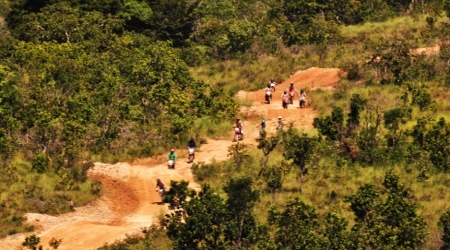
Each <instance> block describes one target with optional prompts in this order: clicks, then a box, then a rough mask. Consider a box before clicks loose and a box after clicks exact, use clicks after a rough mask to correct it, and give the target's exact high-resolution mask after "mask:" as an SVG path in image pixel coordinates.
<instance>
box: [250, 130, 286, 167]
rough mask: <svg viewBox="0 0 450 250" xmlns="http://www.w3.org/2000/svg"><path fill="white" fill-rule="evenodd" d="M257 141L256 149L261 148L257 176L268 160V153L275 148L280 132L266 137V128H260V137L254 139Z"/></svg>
mask: <svg viewBox="0 0 450 250" xmlns="http://www.w3.org/2000/svg"><path fill="white" fill-rule="evenodd" d="M256 141H257V142H258V146H257V148H258V149H261V150H262V152H263V158H262V159H261V169H260V170H259V173H258V176H261V174H262V172H263V171H264V169H265V167H266V164H267V161H268V160H269V155H270V153H271V152H272V151H273V150H275V148H276V147H277V145H278V144H279V143H280V142H281V137H280V134H278V133H277V134H276V135H275V136H270V137H268V138H267V132H266V130H261V132H260V137H259V138H258V139H256Z"/></svg>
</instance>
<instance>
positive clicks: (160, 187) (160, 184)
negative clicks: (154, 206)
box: [156, 179, 166, 202]
mask: <svg viewBox="0 0 450 250" xmlns="http://www.w3.org/2000/svg"><path fill="white" fill-rule="evenodd" d="M156 191H157V192H158V193H159V196H161V202H164V201H163V199H164V193H165V192H166V186H165V185H164V183H163V182H162V181H161V180H160V179H156Z"/></svg>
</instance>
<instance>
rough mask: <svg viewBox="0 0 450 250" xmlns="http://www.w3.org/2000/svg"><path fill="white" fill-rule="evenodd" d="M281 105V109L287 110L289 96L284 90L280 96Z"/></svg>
mask: <svg viewBox="0 0 450 250" xmlns="http://www.w3.org/2000/svg"><path fill="white" fill-rule="evenodd" d="M281 104H282V106H283V109H287V108H288V104H289V94H288V93H287V91H286V90H285V91H284V92H283V94H281Z"/></svg>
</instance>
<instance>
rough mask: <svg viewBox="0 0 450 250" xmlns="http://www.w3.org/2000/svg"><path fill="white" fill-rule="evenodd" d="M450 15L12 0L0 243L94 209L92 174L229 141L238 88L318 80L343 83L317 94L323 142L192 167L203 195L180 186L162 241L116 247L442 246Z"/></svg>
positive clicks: (279, 142) (3, 83) (1, 42)
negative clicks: (224, 135) (333, 73)
mask: <svg viewBox="0 0 450 250" xmlns="http://www.w3.org/2000/svg"><path fill="white" fill-rule="evenodd" d="M449 13H450V2H449V1H447V0H445V1H441V0H426V1H390V0H377V1H360V0H353V1H348V0H347V1H345V0H335V1H320V0H315V1H306V0H302V1H298V0H296V1H293V0H283V1H229V0H220V1H217V0H206V1H180V0H156V1H149V0H142V1H141V0H127V1H119V0H105V1H97V0H95V1H76V0H63V1H53V0H44V1H32V0H20V1H5V0H3V1H2V0H0V16H1V17H2V18H0V156H1V157H2V159H3V161H2V163H1V164H0V165H1V166H0V171H1V176H2V177H1V178H2V184H1V185H0V207H1V208H2V209H1V210H0V211H1V214H0V224H1V226H0V228H1V230H0V235H1V236H4V235H7V234H13V233H16V232H21V231H29V230H32V227H30V226H27V225H23V224H22V219H21V218H22V214H23V213H24V212H27V211H37V212H46V213H60V212H65V211H68V210H69V209H70V206H69V201H75V203H76V204H79V205H82V204H84V203H86V202H88V201H90V200H92V199H94V198H95V197H96V196H98V195H99V184H98V183H97V182H95V181H92V180H88V179H87V178H86V172H87V170H88V169H89V167H90V166H92V164H91V162H92V160H93V159H99V160H103V161H110V162H114V161H117V160H125V159H132V158H135V157H144V156H152V155H156V154H159V153H161V152H163V151H164V150H165V149H166V148H168V147H172V146H177V145H181V144H184V142H185V141H187V138H189V137H190V136H191V135H194V136H196V137H197V138H203V139H204V138H205V137H206V136H217V135H218V134H220V133H221V131H222V130H223V129H224V127H229V126H228V125H227V124H226V122H223V121H224V120H225V121H226V120H227V119H228V118H230V117H232V116H234V115H235V114H236V112H237V108H238V103H236V102H235V101H234V100H233V99H232V98H231V96H232V95H233V94H235V93H236V92H237V91H238V90H240V89H244V90H255V89H259V88H261V86H262V83H263V82H265V81H267V79H269V78H274V79H275V80H276V81H277V82H280V81H281V80H283V78H284V77H286V76H288V75H289V74H291V73H292V72H295V71H296V70H299V69H306V68H309V67H311V66H321V67H339V68H342V69H344V70H345V71H346V72H347V74H346V77H344V78H343V79H342V81H341V82H340V83H339V89H338V90H337V91H335V92H333V93H329V92H324V91H315V92H313V93H311V94H310V96H311V97H312V98H313V99H314V100H320V101H316V102H315V103H314V108H316V109H317V110H318V111H319V113H320V116H319V117H317V118H316V119H315V120H314V127H315V130H314V131H295V130H293V129H289V130H287V131H284V132H279V133H278V134H277V135H274V136H273V137H271V135H262V137H261V139H260V141H259V146H258V149H251V148H249V147H247V145H239V144H237V145H236V146H235V148H230V149H229V150H230V153H232V154H233V156H234V157H233V159H232V160H231V161H228V162H221V163H214V164H211V165H202V166H197V167H195V168H194V169H195V175H196V178H197V179H198V181H201V182H203V184H204V185H203V188H202V191H201V192H199V193H195V192H192V191H189V190H187V183H172V185H171V186H172V189H171V190H170V191H169V192H168V196H167V197H166V199H167V202H169V203H170V204H171V206H172V208H173V209H174V211H175V212H174V213H172V214H170V215H168V216H167V220H166V221H165V227H166V229H167V230H166V231H161V230H160V229H151V230H150V229H148V230H147V229H145V230H143V231H144V233H143V235H144V236H142V237H141V236H136V237H134V236H130V237H129V239H128V240H127V241H125V242H119V243H117V244H116V245H115V246H105V247H104V249H126V248H131V247H136V248H135V249H142V248H145V247H148V246H150V245H151V246H154V245H152V244H154V242H155V241H158V240H161V239H163V240H161V242H166V241H167V238H164V237H168V238H170V240H171V242H172V245H171V246H170V247H173V248H176V249H178V248H184V247H186V246H189V248H217V249H218V248H222V249H225V248H228V249H229V248H246V249H247V248H261V249H283V248H294V247H298V248H311V249H319V248H320V249H321V248H329V249H359V248H363V249H374V248H380V249H381V248H382V249H420V248H423V249H438V248H442V249H447V248H448V245H449V236H448V234H449V232H448V228H449V225H448V224H449V223H448V213H449V212H448V209H449V208H448V205H446V204H444V203H442V201H445V200H448V199H449V198H450V197H448V195H447V192H446V186H447V185H448V182H449V178H448V176H447V174H448V171H449V169H450V160H449V159H450V158H449V155H450V147H449V145H448V141H449V139H450V138H449V137H450V125H449V122H448V121H449V119H450V114H449V111H450V102H449V101H448V100H450V98H449V97H450V96H449V94H448V93H449V91H448V90H449V87H450V84H449V83H450V80H449V79H450V67H449V66H448V62H449V60H450V53H449V51H450V50H449V47H448V41H449V36H450V29H449V25H450V24H449V21H448V17H449V16H450V14H449ZM3 17H4V18H5V19H3ZM168 17H170V18H168ZM438 43H440V44H439V49H440V50H439V53H437V52H436V53H434V54H433V53H432V55H431V56H425V55H417V54H414V53H411V50H412V49H415V48H418V47H419V46H425V45H427V46H428V45H429V46H434V45H436V44H438ZM273 65H277V67H273ZM217 124H219V126H217ZM162 138H164V140H162ZM261 151H262V152H261ZM269 155H270V158H269ZM261 159H262V160H261ZM261 162H262V164H261ZM236 170H237V171H236ZM217 172H220V173H223V174H224V175H225V176H226V177H228V178H223V177H221V178H218V177H217V174H214V173H217ZM236 172H237V173H236ZM299 179H300V183H301V184H299ZM404 183H407V184H404ZM242 190H246V192H242ZM80 194H83V195H80ZM187 197H190V199H188V200H186V198H187ZM268 205H272V206H271V207H270V209H269V210H267V209H266V207H267V206H268ZM438 222H439V223H438ZM440 230H442V231H443V233H441V231H440ZM164 232H166V233H167V235H165V234H164ZM155 235H156V236H158V237H156V238H155V237H154V236H155ZM438 238H441V239H442V241H440V240H436V239H438ZM164 240H165V241H164ZM38 243H39V238H36V237H33V238H28V241H27V243H26V244H27V247H28V246H30V247H37V245H38ZM24 246H25V245H24ZM165 246H167V247H169V245H165Z"/></svg>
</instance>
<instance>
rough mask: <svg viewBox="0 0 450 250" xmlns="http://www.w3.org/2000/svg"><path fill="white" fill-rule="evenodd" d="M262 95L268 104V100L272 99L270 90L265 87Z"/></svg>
mask: <svg viewBox="0 0 450 250" xmlns="http://www.w3.org/2000/svg"><path fill="white" fill-rule="evenodd" d="M264 93H265V99H266V102H267V103H269V104H270V99H271V98H272V90H271V89H270V88H269V87H267V88H266V89H264Z"/></svg>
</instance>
